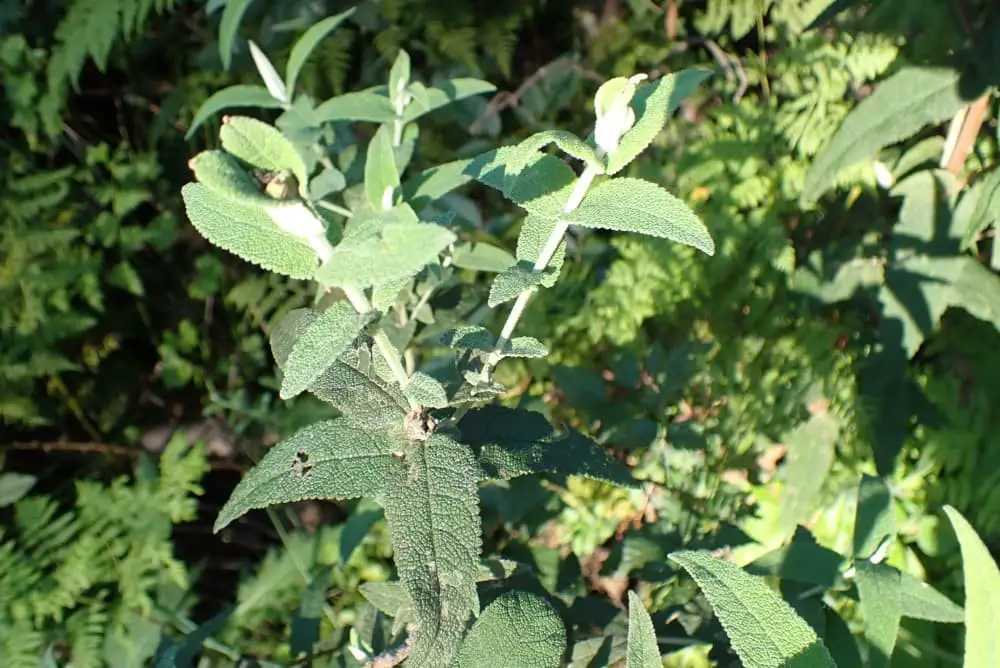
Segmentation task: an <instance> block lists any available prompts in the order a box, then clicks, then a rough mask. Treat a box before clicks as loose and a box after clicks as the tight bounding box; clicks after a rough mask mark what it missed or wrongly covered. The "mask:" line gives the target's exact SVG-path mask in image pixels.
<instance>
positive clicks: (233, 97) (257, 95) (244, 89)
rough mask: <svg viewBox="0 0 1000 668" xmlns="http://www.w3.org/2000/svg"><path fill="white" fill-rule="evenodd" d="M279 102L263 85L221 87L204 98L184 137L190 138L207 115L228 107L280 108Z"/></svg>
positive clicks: (206, 118)
mask: <svg viewBox="0 0 1000 668" xmlns="http://www.w3.org/2000/svg"><path fill="white" fill-rule="evenodd" d="M281 106H282V104H281V102H279V101H278V100H275V99H274V98H273V97H271V94H270V93H269V92H268V91H267V89H266V88H264V87H263V86H248V85H245V84H237V85H235V86H229V87H227V88H223V89H222V90H220V91H218V92H217V93H214V94H212V95H211V96H210V97H209V98H208V99H207V100H205V101H204V102H203V103H202V105H201V106H200V107H198V111H197V112H196V113H195V115H194V119H193V120H192V121H191V127H189V128H188V131H187V133H186V134H185V135H184V138H185V139H190V138H191V137H192V136H193V135H194V133H195V130H197V129H198V128H200V127H201V126H202V125H203V124H204V123H205V121H206V120H208V117H209V116H211V115H212V114H215V113H217V112H220V111H222V110H223V109H229V108H231V107H255V108H257V109H280V108H281Z"/></svg>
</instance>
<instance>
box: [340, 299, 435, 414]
mask: <svg viewBox="0 0 1000 668" xmlns="http://www.w3.org/2000/svg"><path fill="white" fill-rule="evenodd" d="M340 289H341V290H343V292H344V295H345V296H346V297H347V301H349V302H351V306H353V307H354V310H355V311H357V312H358V313H360V314H362V315H364V314H365V313H368V312H370V311H371V310H372V305H371V303H370V302H369V301H368V298H367V297H365V293H364V292H362V291H361V290H360V289H359V288H355V287H347V286H344V287H341V288H340ZM372 338H373V339H374V340H375V346H376V347H377V348H378V350H379V352H380V353H382V357H383V358H385V363H386V364H388V365H389V369H390V370H391V371H392V375H393V377H394V378H395V379H396V382H398V383H399V386H400V387H406V383H407V381H409V376H407V375H406V369H404V368H403V364H402V363H401V362H400V361H399V355H398V354H396V349H395V348H394V347H393V345H392V343H391V342H390V341H389V337H388V336H387V335H386V333H385V332H384V331H382V330H381V329H378V330H376V332H375V334H374V335H373V336H372ZM410 403H411V406H410V407H411V408H418V406H414V405H412V404H413V402H412V401H411V402H410Z"/></svg>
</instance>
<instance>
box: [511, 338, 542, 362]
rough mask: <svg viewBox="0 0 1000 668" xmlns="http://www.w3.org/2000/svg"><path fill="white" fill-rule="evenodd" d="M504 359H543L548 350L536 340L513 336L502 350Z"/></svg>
mask: <svg viewBox="0 0 1000 668" xmlns="http://www.w3.org/2000/svg"><path fill="white" fill-rule="evenodd" d="M502 354H503V356H504V357H545V356H546V355H548V354H549V350H548V348H546V347H545V345H544V344H543V343H542V342H541V341H539V340H538V339H535V338H532V337H530V336H515V337H514V338H513V339H511V340H510V341H508V342H507V345H506V346H505V347H504V349H503V353H502Z"/></svg>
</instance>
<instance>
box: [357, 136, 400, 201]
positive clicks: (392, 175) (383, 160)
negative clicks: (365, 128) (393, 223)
mask: <svg viewBox="0 0 1000 668" xmlns="http://www.w3.org/2000/svg"><path fill="white" fill-rule="evenodd" d="M389 132H390V130H389V126H388V125H381V126H379V129H378V130H377V131H376V132H375V136H374V137H372V140H371V142H369V144H368V154H367V158H366V159H365V196H366V197H367V198H368V203H369V204H370V205H371V207H372V208H373V209H374V210H375V211H381V210H385V209H391V208H392V205H393V200H394V199H395V195H396V190H397V189H398V188H399V173H398V172H397V171H396V159H395V156H394V154H393V152H392V137H390V136H389Z"/></svg>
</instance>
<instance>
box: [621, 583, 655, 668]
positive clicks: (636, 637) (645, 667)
mask: <svg viewBox="0 0 1000 668" xmlns="http://www.w3.org/2000/svg"><path fill="white" fill-rule="evenodd" d="M662 666H663V661H662V660H661V659H660V648H659V647H658V646H657V644H656V630H655V629H654V628H653V620H652V619H650V618H649V613H648V612H646V608H645V607H643V605H642V601H641V600H639V597H638V595H636V593H635V592H634V591H629V593H628V649H627V650H626V654H625V668H661V667H662Z"/></svg>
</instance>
